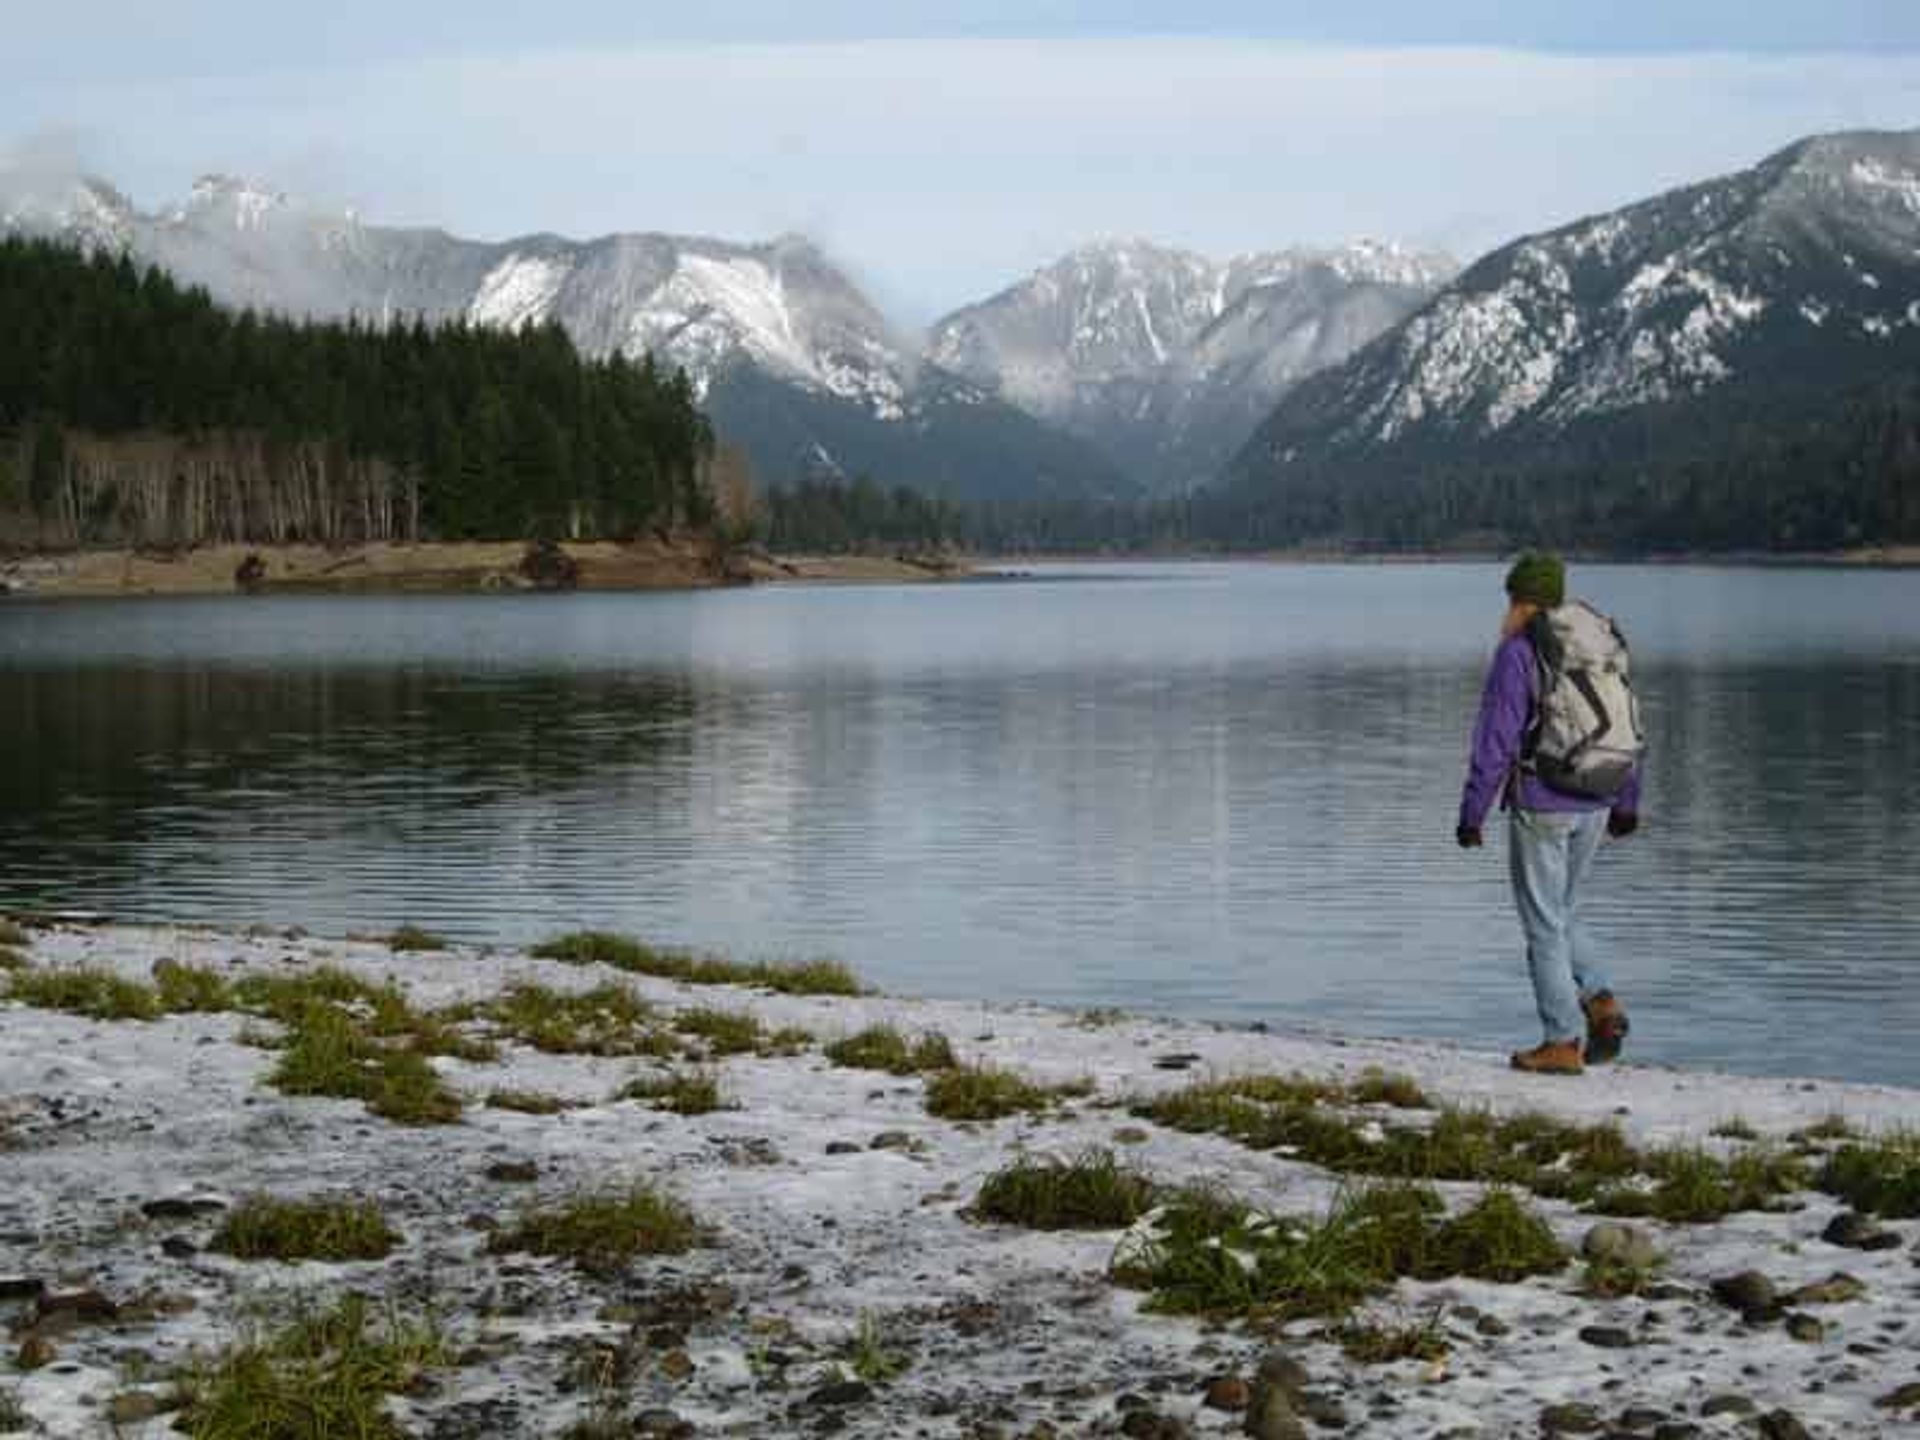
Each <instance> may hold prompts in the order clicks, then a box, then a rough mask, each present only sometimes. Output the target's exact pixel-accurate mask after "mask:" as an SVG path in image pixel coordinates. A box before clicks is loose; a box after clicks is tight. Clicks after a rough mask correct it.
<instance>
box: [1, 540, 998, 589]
mask: <svg viewBox="0 0 1920 1440" xmlns="http://www.w3.org/2000/svg"><path fill="white" fill-rule="evenodd" d="M558 548H559V550H560V551H561V552H562V553H563V554H564V555H565V556H566V557H567V558H568V559H569V560H571V562H572V563H573V565H574V567H576V575H575V579H574V582H573V583H572V584H570V585H564V586H557V587H544V586H542V585H540V584H538V583H536V582H535V581H534V580H532V579H530V578H529V577H528V576H527V575H526V574H525V573H524V569H523V561H524V560H525V559H526V557H527V554H528V545H527V543H526V542H523V541H459V542H446V543H422V544H393V543H386V542H378V543H372V544H365V545H353V546H346V547H327V546H322V545H277V546H276V545H207V546H198V547H195V548H193V549H189V550H181V551H176V552H167V553H157V552H145V551H134V550H127V549H111V550H82V551H72V552H63V553H45V554H33V555H24V556H15V557H13V558H5V557H0V598H4V597H7V596H9V595H12V596H15V597H18V598H22V599H28V598H38V599H64V598H79V597H99V596H129V597H130V596H161V595H164V596H189V595H235V594H256V595H275V594H310V595H312V594H318V595H348V594H409V593H413V594H465V593H515V592H530V591H535V590H539V589H543V588H564V589H577V590H586V591H598V592H624V591H647V590H701V589H717V588H723V587H729V586H741V585H760V584H903V583H910V582H923V581H936V580H951V579H962V578H966V577H967V576H968V575H970V574H971V573H972V572H971V571H970V570H969V569H968V568H967V567H966V566H965V565H962V564H959V563H957V562H952V561H948V560H945V559H937V558H926V559H920V558H916V557H911V556H900V557H891V558H890V557H885V556H859V555H848V556H791V557H789V556H774V555H769V554H767V553H765V552H764V551H760V550H757V549H752V548H747V549H739V550H724V549H721V548H719V547H716V546H715V545H713V544H712V543H710V542H708V541H706V540H704V539H702V538H699V537H692V536H680V537H672V538H669V539H666V540H658V539H651V540H644V541H636V542H632V543H616V542H613V541H586V542H574V541H566V542H562V543H561V544H560V545H559V547H558ZM254 557H257V558H258V567H259V568H258V570H257V571H256V572H255V574H254V578H253V579H252V580H251V582H250V583H242V581H241V579H240V576H241V573H242V566H245V565H248V564H249V563H250V562H251V561H252V560H253V558H254Z"/></svg>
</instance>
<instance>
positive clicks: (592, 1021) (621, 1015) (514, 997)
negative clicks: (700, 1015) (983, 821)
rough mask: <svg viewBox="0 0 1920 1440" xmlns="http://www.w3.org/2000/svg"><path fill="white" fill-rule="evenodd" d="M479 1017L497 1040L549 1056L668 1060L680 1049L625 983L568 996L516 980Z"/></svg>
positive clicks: (558, 991) (483, 1008) (647, 1007)
mask: <svg viewBox="0 0 1920 1440" xmlns="http://www.w3.org/2000/svg"><path fill="white" fill-rule="evenodd" d="M480 1013H481V1014H483V1015H484V1016H485V1017H486V1018H487V1019H488V1020H489V1021H490V1022H491V1023H492V1024H493V1026H494V1028H495V1029H496V1030H497V1031H498V1032H499V1033H500V1035H501V1036H502V1038H504V1039H507V1040H511V1041H514V1042H516V1043H518V1044H521V1045H528V1046H531V1047H532V1048H533V1049H535V1050H541V1051H544V1052H546V1053H547V1054H550V1055H623V1056H632V1055H652V1056H669V1055H673V1054H675V1053H677V1052H678V1051H679V1049H680V1045H679V1043H678V1042H677V1041H676V1040H675V1039H674V1038H673V1036H672V1035H671V1034H669V1033H668V1032H667V1031H665V1030H664V1029H662V1028H661V1026H660V1024H659V1023H658V1017H657V1016H656V1014H655V1012H654V1009H653V1007H652V1006H651V1005H649V1004H648V1003H647V1002H646V1001H645V1000H643V999H641V998H640V996H639V995H638V994H637V993H636V992H634V991H633V990H631V989H629V988H628V987H627V986H625V985H599V986H596V987H595V988H593V989H592V990H587V991H582V992H577V993H569V992H566V991H561V990H550V989H548V988H547V987H546V986H544V985H536V984H533V983H531V982H528V981H522V982H520V983H518V984H515V985H512V986H510V987H508V989H507V990H506V991H505V993H503V994H502V995H500V996H499V997H497V998H496V999H494V1000H493V1001H492V1002H491V1003H489V1004H487V1005H485V1006H483V1007H481V1009H480Z"/></svg>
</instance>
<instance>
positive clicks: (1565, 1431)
mask: <svg viewBox="0 0 1920 1440" xmlns="http://www.w3.org/2000/svg"><path fill="white" fill-rule="evenodd" d="M1606 1428H1607V1422H1606V1421H1604V1420H1602V1419H1601V1418H1600V1412H1599V1411H1598V1410H1595V1409H1594V1408H1593V1406H1591V1405H1578V1404H1568V1405H1549V1406H1548V1407H1547V1408H1546V1409H1544V1410H1542V1411H1541V1412H1540V1430H1541V1433H1542V1434H1545V1435H1591V1434H1592V1433H1593V1432H1594V1431H1596V1430H1604V1429H1606Z"/></svg>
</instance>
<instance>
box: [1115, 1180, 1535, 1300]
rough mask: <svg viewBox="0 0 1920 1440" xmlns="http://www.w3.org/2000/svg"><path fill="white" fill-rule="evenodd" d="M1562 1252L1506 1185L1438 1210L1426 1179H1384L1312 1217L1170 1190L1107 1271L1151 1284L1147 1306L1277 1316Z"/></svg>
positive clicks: (1531, 1268)
mask: <svg viewBox="0 0 1920 1440" xmlns="http://www.w3.org/2000/svg"><path fill="white" fill-rule="evenodd" d="M1143 1227H1144V1230H1143ZM1566 1262H1567V1256H1566V1253H1565V1252H1564V1251H1563V1250H1562V1249H1561V1248H1560V1246H1559V1245H1558V1243H1557V1242H1555V1240H1554V1238H1553V1233H1552V1231H1551V1230H1549V1229H1548V1228H1547V1227H1546V1225H1545V1222H1544V1221H1542V1220H1540V1218H1539V1217H1538V1216H1536V1215H1534V1214H1532V1213H1531V1212H1530V1211H1528V1210H1526V1209H1525V1207H1523V1206H1521V1205H1520V1204H1519V1202H1518V1201H1517V1200H1516V1199H1515V1198H1514V1197H1513V1196H1512V1195H1511V1194H1509V1193H1507V1192H1505V1191H1498V1190H1496V1191H1490V1192H1488V1193H1487V1194H1486V1195H1484V1196H1483V1197H1482V1198H1481V1199H1480V1201H1479V1202H1477V1203H1476V1204H1475V1205H1473V1206H1472V1207H1471V1208H1469V1209H1468V1210H1466V1211H1464V1212H1463V1213H1461V1214H1460V1215H1458V1216H1454V1217H1452V1218H1447V1217H1446V1216H1445V1214H1444V1206H1443V1205H1442V1204H1441V1201H1440V1197H1439V1196H1438V1195H1437V1194H1435V1193H1434V1192H1433V1191H1432V1190H1431V1189H1429V1188H1428V1187H1426V1186H1423V1185H1408V1184H1386V1185H1372V1186H1366V1187H1362V1188H1359V1189H1355V1190H1350V1191H1345V1192H1343V1193H1342V1194H1341V1195H1340V1196H1339V1197H1337V1198H1336V1200H1335V1202H1334V1204H1333V1207H1332V1208H1331V1210H1330V1211H1329V1212H1328V1213H1327V1215H1326V1216H1325V1217H1324V1218H1320V1219H1313V1218H1306V1217H1289V1216H1275V1215H1264V1214H1260V1213H1259V1212H1255V1211H1249V1210H1247V1209H1246V1208H1245V1207H1244V1206H1240V1205H1237V1204H1236V1203H1234V1202H1232V1201H1228V1200H1222V1199H1220V1198H1218V1197H1208V1196H1200V1197H1190V1196H1187V1197H1180V1198H1178V1199H1176V1200H1173V1201H1170V1202H1168V1203H1167V1204H1165V1205H1163V1206H1160V1207H1157V1208H1156V1209H1154V1210H1151V1211H1149V1212H1147V1214H1146V1215H1145V1216H1144V1217H1142V1220H1141V1221H1140V1222H1139V1224H1138V1225H1136V1226H1135V1228H1134V1230H1133V1231H1130V1232H1129V1233H1128V1235H1127V1236H1126V1237H1123V1239H1122V1241H1121V1244H1120V1247H1119V1249H1118V1250H1117V1251H1116V1252H1115V1261H1114V1277H1115V1279H1117V1280H1119V1281H1120V1282H1121V1283H1123V1284H1131V1285H1135V1286H1138V1287H1140V1288H1143V1289H1147V1290H1150V1291H1151V1292H1152V1297H1151V1300H1150V1304H1151V1305H1152V1306H1153V1307H1154V1308H1156V1309H1161V1310H1170V1311H1175V1312H1183V1313H1193V1314H1205V1315H1214V1316H1223V1317H1224V1316H1235V1315H1238V1316H1245V1317H1248V1318H1251V1319H1255V1320H1262V1321H1284V1320H1291V1319H1297V1318H1300V1317H1303V1316H1313V1315H1324V1316H1334V1317H1337V1316H1341V1315H1344V1314H1346V1313H1347V1312H1348V1311H1350V1310H1351V1309H1352V1308H1353V1307H1354V1306H1355V1305H1357V1304H1359V1303H1360V1302H1361V1301H1362V1300H1364V1299H1366V1298H1368V1297H1369V1296H1370V1295H1373V1294H1375V1293H1376V1292H1378V1291H1379V1290H1381V1289H1382V1288H1383V1287H1385V1286H1387V1285H1389V1284H1391V1283H1392V1282H1393V1281H1394V1280H1396V1279H1400V1278H1403V1277H1411V1278H1415V1279H1422V1280H1439V1279H1445V1278H1448V1277H1451V1276H1456V1275H1466V1276H1472V1277H1475V1278H1479V1279H1489V1280H1514V1279H1519V1278H1521V1277H1523V1276H1526V1275H1533V1274H1540V1273H1543V1272H1546V1271H1551V1270H1557V1269H1560V1268H1562V1267H1564V1266H1565V1264H1566Z"/></svg>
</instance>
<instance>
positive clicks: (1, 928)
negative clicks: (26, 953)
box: [0, 916, 33, 950]
mask: <svg viewBox="0 0 1920 1440" xmlns="http://www.w3.org/2000/svg"><path fill="white" fill-rule="evenodd" d="M32 944H33V937H32V936H31V935H29V934H27V932H26V931H25V930H24V929H23V928H22V927H20V926H18V925H16V924H14V923H13V921H11V920H9V919H7V918H6V917H5V916H0V945H13V946H18V947H19V948H20V949H22V950H24V949H26V948H27V947H28V946H30V945H32Z"/></svg>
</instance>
